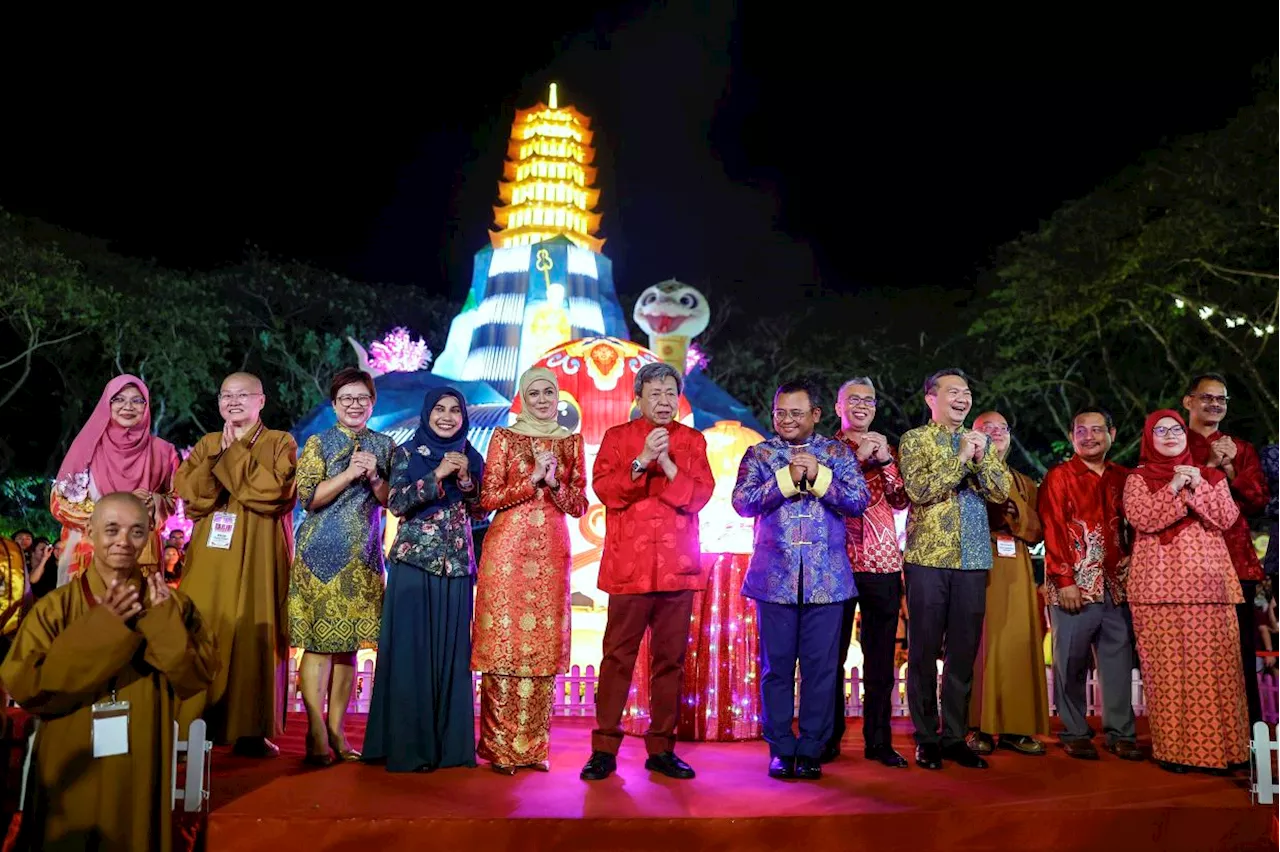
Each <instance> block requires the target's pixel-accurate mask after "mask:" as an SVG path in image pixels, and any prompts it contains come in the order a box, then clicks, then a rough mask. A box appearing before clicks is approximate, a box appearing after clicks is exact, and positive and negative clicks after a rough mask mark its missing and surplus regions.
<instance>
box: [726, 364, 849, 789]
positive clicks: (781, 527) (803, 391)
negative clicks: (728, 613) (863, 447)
mask: <svg viewBox="0 0 1280 852" xmlns="http://www.w3.org/2000/svg"><path fill="white" fill-rule="evenodd" d="M819 398H820V397H819V392H818V389H817V388H816V387H815V386H814V385H813V384H812V383H810V382H805V381H800V382H787V383H786V384H783V385H782V386H781V387H779V388H778V391H777V393H776V394H774V398H773V425H774V429H775V430H776V431H777V433H778V434H777V436H776V437H774V438H772V439H770V440H768V441H765V442H764V443H762V444H756V445H755V446H754V447H751V448H750V449H748V450H747V452H746V454H745V455H744V456H743V457H742V464H741V465H740V466H739V467H738V482H737V485H735V486H734V489H733V508H734V509H735V510H736V511H737V512H738V514H739V515H742V516H743V517H745V518H755V519H756V521H755V547H754V550H753V552H752V554H751V562H750V565H749V567H748V569H747V576H746V579H745V580H744V581H743V584H742V594H744V595H745V596H747V597H749V598H754V599H755V601H756V606H757V610H758V612H759V619H760V650H761V656H762V658H763V660H764V676H763V678H762V679H761V682H760V697H761V705H762V707H763V711H764V738H765V741H766V742H768V743H769V756H770V761H769V776H770V777H772V778H803V779H808V780H812V779H817V778H821V777H822V767H821V766H820V765H819V763H818V757H819V755H820V754H821V753H822V747H823V746H824V745H825V744H826V742H827V740H828V739H829V738H830V737H831V729H832V725H833V722H832V718H831V696H832V695H834V694H835V689H836V686H835V682H834V679H835V677H836V668H837V666H838V660H839V657H840V650H839V642H840V618H841V615H842V613H843V610H844V607H843V603H844V601H846V600H848V599H850V598H852V597H854V596H856V595H857V594H858V591H857V589H856V588H854V584H853V569H852V567H850V565H849V554H848V552H847V551H846V549H845V525H844V518H845V517H846V516H854V517H856V516H858V515H861V514H862V511H863V510H864V509H865V508H866V507H867V502H868V500H869V499H870V496H869V493H868V491H867V484H866V482H865V481H864V480H863V478H862V471H861V469H860V468H859V466H858V458H857V456H856V455H854V453H853V451H852V450H850V449H849V448H848V447H847V446H845V445H844V444H842V443H841V442H839V441H837V440H835V439H833V438H825V437H823V436H822V435H818V434H815V433H814V431H813V430H814V427H815V426H817V425H818V421H819V420H820V419H821V417H822V409H821V408H819V407H818V399H819ZM797 659H799V661H800V676H801V682H800V736H799V738H797V737H796V735H795V734H794V733H793V732H792V729H791V716H792V708H794V707H795V670H796V660H797Z"/></svg>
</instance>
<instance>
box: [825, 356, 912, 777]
mask: <svg viewBox="0 0 1280 852" xmlns="http://www.w3.org/2000/svg"><path fill="white" fill-rule="evenodd" d="M836 413H837V414H839V415H840V431H839V432H837V433H836V440H838V441H841V442H843V443H845V444H847V445H848V446H849V448H850V449H852V450H853V451H854V453H855V454H856V455H857V456H858V463H859V464H860V465H861V466H862V476H863V478H864V479H866V481H867V489H868V490H869V491H870V492H871V502H869V503H868V504H867V509H866V511H865V512H863V513H862V515H861V516H860V517H857V518H852V517H847V518H845V520H844V525H845V547H846V549H847V550H848V551H849V562H850V563H852V565H853V577H854V585H855V586H857V588H858V596H857V597H856V598H851V599H850V600H847V601H845V602H844V618H843V620H842V621H841V624H840V667H839V669H837V671H836V696H835V699H836V700H835V705H836V706H835V727H834V728H833V729H832V732H831V741H830V742H828V743H827V745H826V748H824V749H823V751H822V757H821V760H822V762H823V763H826V762H828V761H831V760H835V759H836V758H837V757H839V756H840V740H841V739H842V738H843V737H844V731H845V700H844V664H845V661H846V660H847V659H848V657H849V642H850V641H851V640H852V639H853V621H854V616H855V615H856V612H857V608H858V607H862V631H861V633H860V638H861V643H862V683H863V686H864V688H865V698H864V700H863V702H862V742H863V756H864V757H865V758H866V759H867V760H877V761H879V762H880V763H882V764H884V765H885V766H889V767H892V768H894V769H905V768H906V766H907V760H906V758H904V757H903V756H902V755H900V754H898V752H897V751H895V750H894V748H893V740H892V736H893V732H892V731H891V730H890V727H889V719H890V713H891V712H892V708H891V701H890V699H891V696H892V694H893V687H894V684H895V683H897V678H895V677H894V671H893V669H894V666H893V653H894V650H895V644H896V640H897V636H898V612H899V611H900V610H901V608H902V551H901V550H899V549H898V528H897V525H896V524H895V523H894V519H893V512H894V510H895V509H905V508H907V507H908V506H909V505H910V504H911V500H910V498H908V497H907V490H906V487H905V486H903V484H902V475H901V474H900V473H898V459H897V453H896V452H895V451H894V449H893V447H891V446H889V441H888V440H887V439H886V438H885V436H884V435H881V434H879V433H878V432H872V431H870V429H871V421H872V420H874V419H875V416H876V389H875V386H874V385H873V384H872V383H871V379H869V378H867V377H866V376H859V377H858V378H854V379H850V380H849V381H847V382H845V383H844V384H843V385H841V386H840V390H839V391H838V392H837V393H836Z"/></svg>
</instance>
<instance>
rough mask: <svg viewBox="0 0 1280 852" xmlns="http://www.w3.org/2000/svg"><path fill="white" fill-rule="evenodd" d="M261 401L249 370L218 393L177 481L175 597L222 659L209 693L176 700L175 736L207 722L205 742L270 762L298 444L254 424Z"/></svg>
mask: <svg viewBox="0 0 1280 852" xmlns="http://www.w3.org/2000/svg"><path fill="white" fill-rule="evenodd" d="M265 404H266V396H265V395H264V394H263V392H262V382H260V381H259V380H258V378H257V377H256V376H252V375H249V374H248V373H233V374H232V375H230V376H227V378H226V380H225V381H223V383H222V389H221V391H220V392H219V393H218V410H219V411H220V412H221V413H222V418H223V421H224V425H223V428H222V431H221V432H214V433H212V434H209V435H205V436H204V437H203V438H201V439H200V441H199V443H197V444H196V446H195V447H194V448H193V449H192V451H191V455H190V456H188V457H187V460H186V461H184V462H183V463H182V466H181V467H180V468H178V474H177V477H176V478H175V484H176V487H177V491H178V494H179V496H181V497H182V499H183V501H184V502H185V503H186V514H187V517H188V518H189V519H190V520H192V521H194V522H195V527H194V528H193V529H192V531H191V543H190V544H189V545H187V553H186V567H185V569H184V575H183V578H182V590H183V591H184V592H186V593H187V595H189V596H190V598H191V600H192V602H193V603H194V604H195V605H196V606H197V607H199V609H200V612H201V614H202V615H203V616H204V617H205V620H206V621H207V622H208V623H209V625H210V629H211V630H212V631H213V634H214V636H215V638H216V639H217V643H218V654H219V656H220V657H221V658H222V666H221V671H220V672H219V674H218V677H217V679H216V680H215V681H214V682H213V685H212V686H211V687H210V688H209V691H208V692H207V693H202V694H200V695H198V696H196V697H194V698H192V699H190V700H188V701H185V702H183V705H182V715H181V722H182V725H183V729H184V730H185V728H186V726H187V725H188V724H190V722H191V721H192V720H194V719H197V718H200V717H201V716H203V717H204V719H205V721H206V722H208V723H209V738H210V739H212V740H213V741H214V742H217V743H220V744H226V743H234V744H235V747H236V752H237V753H238V754H242V755H245V756H249V757H273V756H275V755H276V754H278V753H279V749H277V748H276V746H275V744H274V743H272V742H271V740H270V739H269V737H272V736H276V735H278V734H279V733H280V732H281V731H282V730H283V724H284V719H283V716H284V701H285V689H286V686H285V665H286V659H287V655H288V652H289V640H288V637H287V636H286V632H287V624H288V621H287V615H286V605H287V597H288V592H289V565H290V563H291V562H292V559H293V523H292V520H291V517H290V515H291V513H292V512H293V506H294V502H295V483H294V473H295V470H296V468H297V456H298V445H297V443H295V442H294V440H293V436H291V435H290V434H289V433H288V432H278V431H276V430H274V429H268V428H267V427H266V426H265V425H264V424H263V423H262V420H261V417H260V415H261V414H262V407H263V405H265Z"/></svg>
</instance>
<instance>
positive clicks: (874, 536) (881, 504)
mask: <svg viewBox="0 0 1280 852" xmlns="http://www.w3.org/2000/svg"><path fill="white" fill-rule="evenodd" d="M854 435H855V433H851V432H845V431H844V430H843V429H841V430H840V431H839V432H837V433H836V440H837V441H840V442H842V443H844V444H845V445H847V446H848V447H849V449H851V450H853V451H854V452H855V453H856V452H857V451H858V441H857V439H856V438H855V437H854ZM889 457H890V458H891V459H892V461H890V462H889V463H888V464H884V465H880V464H876V463H875V462H873V461H872V460H871V459H868V460H867V461H865V462H862V461H860V462H859V465H861V467H862V477H863V479H865V480H866V481H867V490H868V491H870V492H871V502H869V503H867V508H866V511H864V512H863V513H862V515H861V516H860V517H857V518H851V517H846V518H845V519H844V528H845V547H846V549H847V550H848V551H849V562H850V563H851V564H852V565H853V570H854V572H858V571H863V572H867V573H871V574H896V573H898V572H899V571H901V570H902V551H901V550H899V549H898V527H897V525H896V524H895V523H894V520H893V510H894V509H905V508H907V507H908V506H910V505H911V499H910V498H909V497H907V489H906V486H905V485H903V484H902V474H900V473H899V472H898V451H897V450H896V449H894V448H893V447H890V448H889Z"/></svg>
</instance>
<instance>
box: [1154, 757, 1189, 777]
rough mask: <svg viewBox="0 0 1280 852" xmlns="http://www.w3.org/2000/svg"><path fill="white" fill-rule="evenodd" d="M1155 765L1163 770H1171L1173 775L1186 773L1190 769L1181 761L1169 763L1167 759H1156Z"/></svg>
mask: <svg viewBox="0 0 1280 852" xmlns="http://www.w3.org/2000/svg"><path fill="white" fill-rule="evenodd" d="M1156 766H1159V767H1160V768H1161V769H1163V770H1164V771H1165V772H1172V773H1173V774H1174V775H1186V774H1187V773H1188V772H1190V771H1191V767H1190V766H1186V765H1185V764H1181V763H1170V762H1169V761H1167V760H1157V761H1156Z"/></svg>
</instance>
